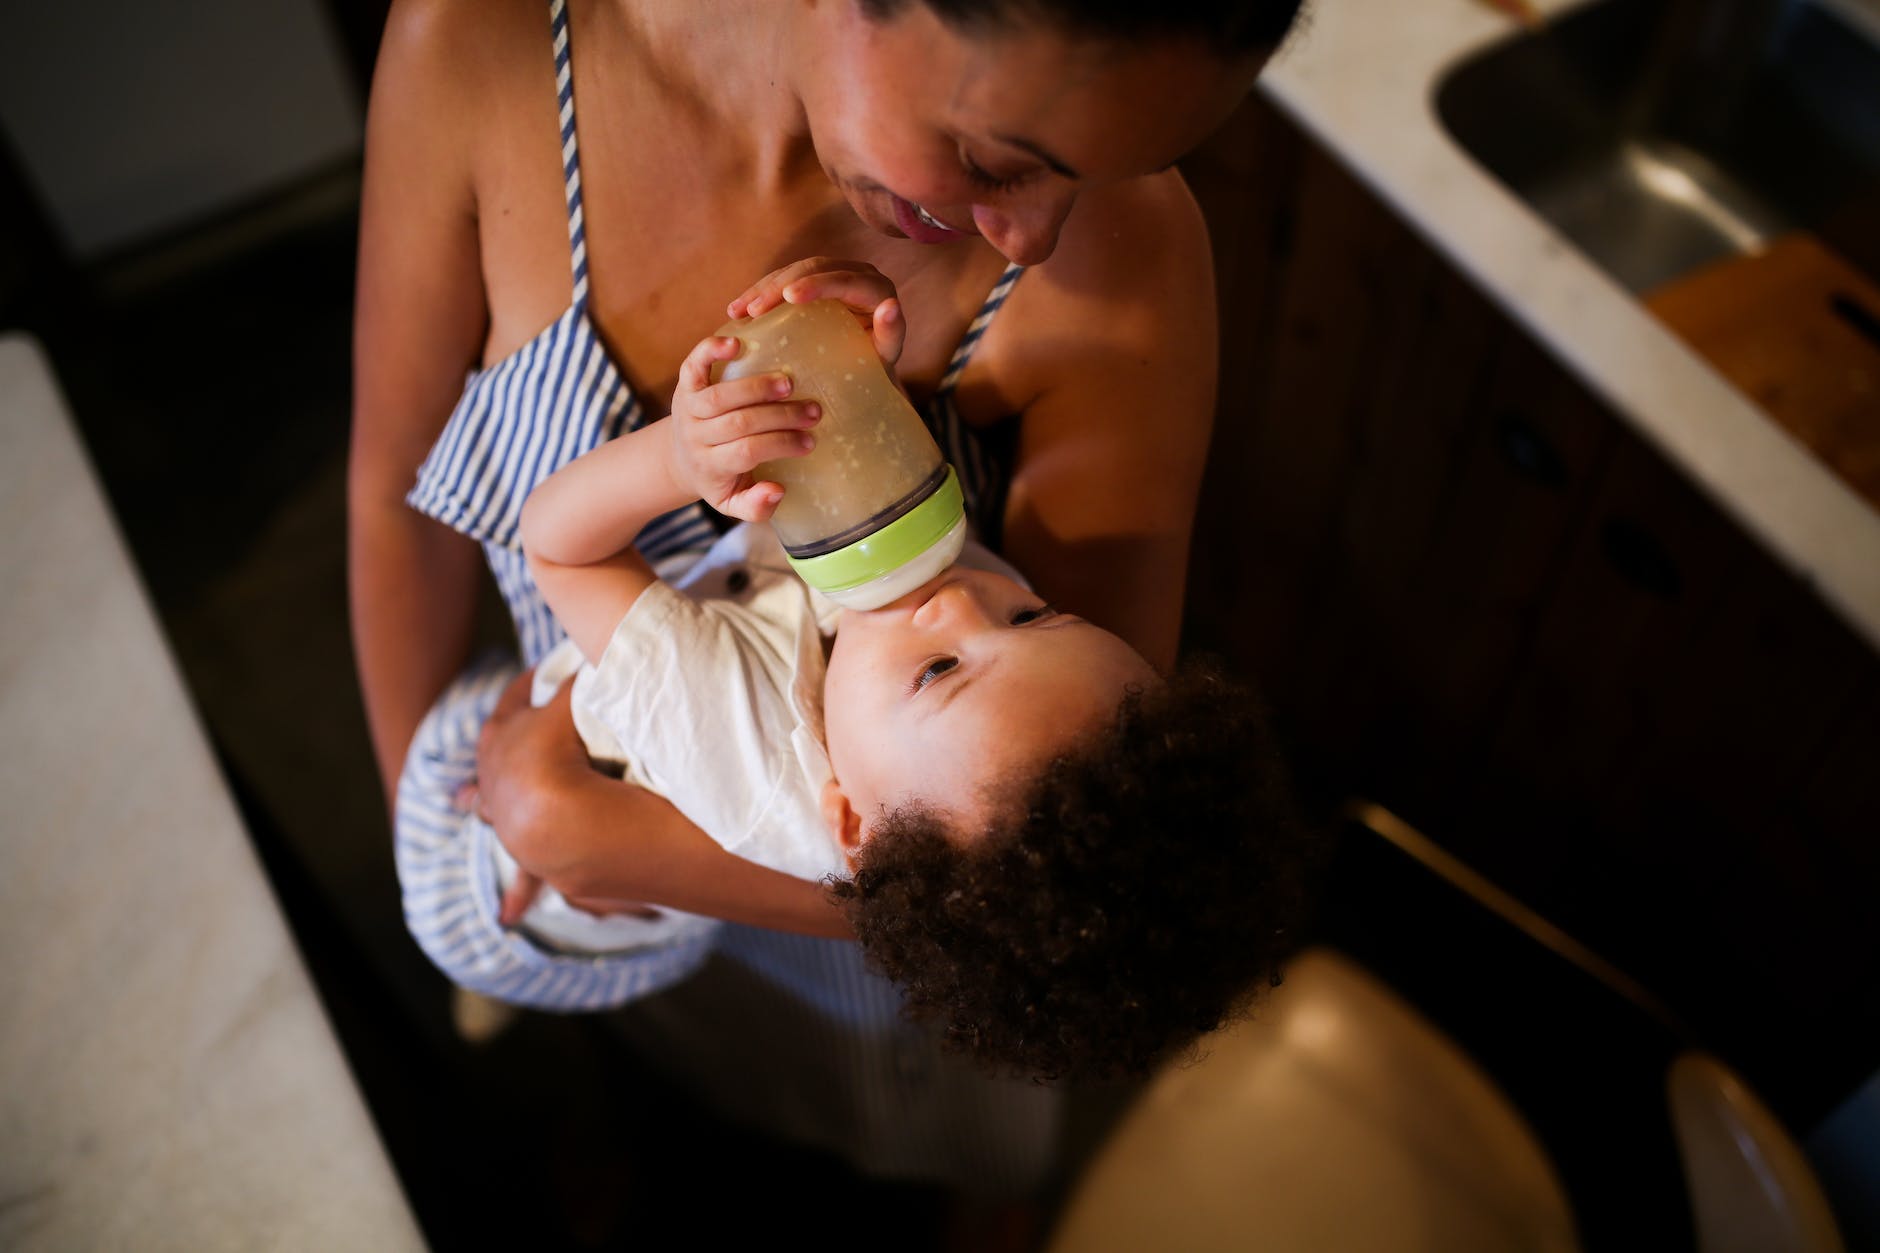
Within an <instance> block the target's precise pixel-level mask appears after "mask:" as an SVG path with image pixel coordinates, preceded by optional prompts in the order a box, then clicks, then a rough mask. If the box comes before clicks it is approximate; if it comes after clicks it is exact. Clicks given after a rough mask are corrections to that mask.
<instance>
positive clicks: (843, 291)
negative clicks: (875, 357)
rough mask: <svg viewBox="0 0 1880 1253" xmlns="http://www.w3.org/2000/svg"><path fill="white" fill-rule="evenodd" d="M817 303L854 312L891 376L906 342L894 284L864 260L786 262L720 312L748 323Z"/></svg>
mask: <svg viewBox="0 0 1880 1253" xmlns="http://www.w3.org/2000/svg"><path fill="white" fill-rule="evenodd" d="M822 299H829V300H840V301H841V302H842V303H843V304H845V305H847V306H848V307H849V308H851V309H853V310H854V311H855V316H856V317H858V318H860V319H861V321H862V325H863V326H865V327H867V328H868V334H869V337H870V338H871V339H873V340H874V341H875V351H876V352H877V353H880V354H881V360H882V363H883V364H884V365H886V366H887V367H888V374H889V376H890V377H892V376H893V375H894V364H895V362H897V361H899V360H900V359H901V348H902V346H903V345H904V344H905V343H906V342H907V319H906V318H904V317H902V316H901V298H900V296H898V295H897V294H896V293H895V290H894V280H893V279H891V278H889V277H888V276H887V275H886V274H883V273H882V272H881V271H880V270H877V269H876V268H875V267H874V266H872V265H870V264H868V262H866V261H838V260H835V259H834V258H831V257H809V258H807V259H805V260H802V261H795V262H792V263H791V264H789V265H786V266H784V267H783V268H782V269H780V270H772V271H771V272H770V273H769V274H766V275H765V276H764V277H762V278H760V279H758V280H757V281H756V282H755V283H752V284H751V285H750V286H749V287H748V288H746V289H745V290H744V294H743V295H741V296H739V297H738V298H737V299H736V300H734V301H732V302H731V304H730V305H729V306H728V307H727V308H726V312H727V313H729V314H730V315H731V316H732V317H734V318H754V317H756V316H757V315H758V314H760V313H765V312H768V311H769V310H771V309H774V308H776V307H777V306H778V305H780V304H782V303H784V302H785V301H788V302H789V303H791V304H793V305H800V304H808V303H809V302H810V301H812V300H822Z"/></svg>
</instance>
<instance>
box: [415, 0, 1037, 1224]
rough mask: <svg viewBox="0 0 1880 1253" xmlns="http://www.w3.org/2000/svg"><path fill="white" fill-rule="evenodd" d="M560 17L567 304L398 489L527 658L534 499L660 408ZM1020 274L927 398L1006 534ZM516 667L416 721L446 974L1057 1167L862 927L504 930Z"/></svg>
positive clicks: (849, 1152)
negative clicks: (597, 238)
mask: <svg viewBox="0 0 1880 1253" xmlns="http://www.w3.org/2000/svg"><path fill="white" fill-rule="evenodd" d="M550 17H551V31H552V37H553V41H554V50H555V72H556V86H557V90H558V92H559V97H560V106H561V136H562V155H563V164H564V172H565V178H566V190H567V205H568V239H569V245H570V253H571V257H572V267H573V301H572V303H571V304H570V306H569V307H568V309H567V311H566V312H565V313H563V314H562V315H561V317H560V318H558V319H557V320H556V321H555V323H554V324H553V325H551V326H549V327H548V328H547V329H545V330H544V331H542V333H541V334H539V335H537V336H536V337H535V338H534V339H532V340H530V341H529V342H528V343H527V344H525V345H523V346H522V347H521V348H520V349H518V350H517V351H516V352H515V353H513V354H511V355H510V356H509V357H507V358H505V359H504V360H502V361H500V362H497V363H495V364H494V365H491V366H488V367H486V368H484V369H481V370H478V371H475V372H473V373H472V374H471V375H470V376H469V378H468V379H467V381H466V383H465V387H464V392H463V395H462V397H461V399H460V400H459V401H458V403H457V406H456V408H455V410H454V411H453V412H452V414H451V416H450V419H449V421H448V422H447V423H446V425H445V428H444V431H443V433H442V434H441V435H440V437H439V439H438V441H437V443H436V445H435V446H434V447H433V448H432V450H431V452H430V455H429V456H428V457H427V458H426V459H425V461H424V463H423V465H422V466H421V467H420V469H419V472H418V479H417V484H416V486H415V487H414V488H413V489H412V491H411V493H410V495H409V497H408V501H409V503H410V504H411V505H412V507H414V508H416V509H417V510H419V511H420V512H422V513H424V514H426V515H428V516H430V517H432V518H435V519H437V520H439V521H441V522H443V523H445V524H446V525H449V526H451V527H452V528H454V529H456V530H457V531H459V532H461V533H463V534H465V535H468V536H471V537H472V538H474V539H476V540H477V541H478V542H480V543H481V545H482V546H483V550H484V552H485V554H486V556H487V557H488V560H489V565H490V569H491V571H492V572H493V573H494V575H495V577H496V580H497V584H498V586H499V587H500V589H501V591H502V595H503V597H504V599H505V601H506V603H507V605H508V607H509V611H510V614H511V615H512V617H513V618H514V621H515V625H516V631H517V635H518V639H519V642H520V646H521V664H522V665H534V664H535V663H536V662H537V661H539V660H540V659H541V658H542V657H543V655H545V654H546V653H547V652H548V651H549V650H550V649H551V648H552V647H553V646H554V645H555V644H556V643H557V642H558V641H559V640H560V639H561V638H562V634H563V633H562V630H561V628H560V626H559V624H557V623H556V621H555V619H554V617H553V615H552V614H551V613H550V612H549V610H548V607H547V606H546V604H544V602H543V600H542V597H541V595H540V593H539V592H538V591H537V590H536V588H535V585H534V582H533V581H532V580H531V579H530V577H529V573H528V569H527V566H526V564H525V563H524V560H523V556H522V552H521V548H520V544H519V540H518V537H517V531H518V525H519V522H520V518H521V511H522V503H523V501H524V500H525V499H526V498H527V496H528V494H529V492H530V490H531V489H532V488H533V487H534V486H535V485H536V484H537V483H539V482H540V481H541V480H542V479H544V478H546V477H547V476H548V475H549V474H551V473H553V472H554V471H555V470H556V469H557V468H559V467H560V466H562V465H565V464H566V463H567V462H569V461H571V460H573V459H574V458H576V457H578V456H580V455H581V454H582V453H585V452H587V451H588V450H590V449H592V448H595V447H597V446H598V445H599V444H601V443H602V442H604V441H606V440H609V439H612V438H614V437H615V436H617V435H619V434H620V433H622V432H623V431H628V430H633V429H636V428H638V427H640V426H642V425H644V424H645V423H647V422H648V421H651V420H652V419H653V415H652V414H649V413H648V412H647V410H646V408H645V407H644V406H643V405H642V404H641V403H640V400H639V398H638V397H636V396H635V395H634V394H633V390H632V388H631V387H630V386H629V384H628V382H627V380H626V377H625V376H624V375H623V374H622V372H621V371H620V370H619V369H618V368H617V366H616V365H615V363H614V361H613V360H612V359H611V358H610V356H609V354H608V352H607V349H606V347H605V346H604V344H603V343H602V341H601V338H600V336H599V334H598V333H597V331H596V329H595V326H594V323H593V321H592V320H591V318H590V316H589V309H588V275H587V246H586V238H585V228H584V225H583V218H582V210H581V168H580V158H579V152H578V145H577V141H576V132H575V121H574V94H573V85H572V73H571V69H570V55H571V54H570V49H569V33H568V20H567V13H566V9H565V0H551V5H550ZM1020 273H1021V269H1020V267H1017V266H1011V267H1008V268H1007V270H1006V271H1005V273H1004V274H1003V275H1002V276H1001V277H1000V279H999V281H998V283H997V284H996V286H995V287H994V288H993V290H992V291H991V292H990V293H989V294H988V296H987V298H986V300H985V302H984V305H983V306H982V308H981V309H980V311H979V313H978V315H977V316H976V317H975V318H974V319H973V321H972V323H971V325H970V327H969V328H968V330H967V332H966V334H965V336H964V337H963V338H962V340H961V342H960V344H959V346H958V348H957V349H956V350H955V352H954V354H953V357H952V359H951V361H950V363H949V365H948V368H947V370H946V372H945V373H944V375H943V377H942V379H941V383H940V385H939V387H938V388H937V389H936V391H935V394H934V396H933V397H932V399H931V400H930V401H929V402H928V403H927V405H926V406H925V407H924V411H923V416H924V417H925V419H926V421H927V423H928V426H929V429H930V430H931V431H932V432H933V434H934V437H935V439H936V440H937V441H938V442H939V444H940V446H941V449H942V451H943V453H944V454H945V456H946V457H947V458H948V460H950V461H951V462H952V463H953V465H954V467H955V469H956V470H957V472H958V473H959V475H960V479H961V486H962V488H963V490H964V492H965V496H966V501H967V509H968V513H969V516H970V517H971V518H972V520H973V522H974V524H975V526H976V528H977V529H978V531H979V533H980V534H981V536H983V537H984V538H985V539H986V541H987V542H988V543H990V544H992V545H994V546H995V547H996V545H997V540H998V535H999V519H1000V516H1001V514H1002V512H1003V508H1004V501H1005V493H1006V472H1005V463H1006V457H1005V456H1003V455H1002V452H1004V451H1009V449H1008V450H1002V449H1000V448H999V447H998V445H997V436H994V437H992V438H991V439H988V438H986V437H984V436H983V435H982V433H981V432H978V431H976V430H975V429H974V428H971V427H969V426H968V425H967V424H966V423H964V422H962V421H961V420H960V417H959V414H958V412H957V410H956V409H955V406H954V402H953V391H954V388H955V386H956V385H957V383H958V381H959V379H960V376H961V374H962V373H963V372H964V371H965V369H966V366H967V363H968V362H969V361H970V360H971V357H972V354H973V350H974V348H975V347H976V346H977V345H978V343H979V342H980V339H981V337H982V336H983V334H984V333H985V330H986V328H987V326H988V325H989V324H990V323H991V321H992V318H993V316H994V315H995V314H996V313H997V312H998V309H999V307H1000V305H1001V304H1003V303H1004V301H1005V298H1006V296H1007V295H1008V294H1009V293H1010V291H1011V290H1012V286H1013V284H1014V283H1016V282H1017V280H1018V278H1019V275H1020ZM719 526H720V523H719V519H718V518H717V515H715V514H713V513H712V512H711V511H709V510H708V509H706V508H705V506H704V505H703V504H699V503H695V504H692V505H689V506H687V507H685V508H683V509H679V510H675V511H673V512H672V513H669V514H666V515H665V516H663V517H661V518H658V519H656V520H655V521H654V522H652V523H651V524H650V525H649V526H648V527H647V528H646V529H645V530H644V531H643V532H642V533H641V534H640V536H639V537H638V539H637V540H636V545H637V546H638V547H639V549H640V550H641V552H642V553H643V554H644V555H645V556H646V557H647V558H648V560H649V561H651V562H652V563H653V564H654V565H655V566H656V567H658V568H660V569H661V571H662V573H664V574H668V575H669V574H670V573H671V572H672V571H673V570H675V569H678V568H681V567H682V566H683V564H684V563H685V562H687V561H689V560H691V559H693V558H695V557H696V556H697V555H699V554H700V553H702V552H703V551H704V549H705V548H707V547H708V546H709V545H710V544H711V542H712V541H713V540H714V539H715V538H716V535H717V533H718V530H719ZM517 669H518V665H517V662H516V661H514V660H513V659H504V660H500V661H485V662H483V663H479V664H478V665H476V666H473V667H472V668H471V669H470V670H469V671H467V672H466V673H465V674H464V675H462V676H460V677H459V679H458V680H457V681H456V682H455V683H454V684H453V685H452V686H451V687H450V688H449V689H447V690H446V692H445V693H444V695H443V696H442V697H440V699H439V701H438V703H437V705H436V706H435V707H434V708H433V710H432V711H431V713H430V715H429V717H427V718H426V720H425V722H424V724H423V725H422V726H421V727H420V729H419V732H418V735H417V736H416V738H415V739H414V741H413V744H412V747H411V751H410V754H409V756H408V758H407V760H406V764H405V768H404V773H403V776H402V777H401V779H400V784H399V798H398V808H397V820H396V841H395V853H396V860H397V865H398V872H399V879H400V884H401V889H402V891H403V896H404V909H405V917H406V922H407V924H408V926H409V928H410V930H411V931H412V934H413V935H414V937H415V938H416V939H417V940H418V942H419V944H420V946H421V947H422V948H423V949H424V950H425V952H426V953H427V955H429V956H430V957H431V959H432V960H433V961H434V962H435V963H436V964H437V965H438V966H439V967H440V968H441V969H442V970H443V971H444V972H445V973H446V974H448V975H449V976H450V977H451V978H452V979H453V980H455V981H456V982H458V983H460V984H462V985H464V986H467V987H470V988H472V989H474V990H476V991H480V992H484V993H485V994H487V995H492V996H496V997H498V998H500V999H504V1000H509V1001H512V1002H515V1003H519V1004H524V1005H529V1006H534V1007H537V1008H542V1009H550V1010H560V1011H584V1010H595V1009H603V1008H611V1007H616V1006H622V1005H629V1004H630V1005H631V1008H630V1009H629V1010H627V1011H626V1012H624V1013H622V1014H620V1015H618V1016H616V1025H617V1027H618V1029H619V1031H620V1033H621V1034H622V1035H623V1036H624V1037H626V1038H627V1039H628V1040H629V1041H630V1042H631V1043H632V1044H633V1045H634V1046H635V1047H636V1048H637V1049H638V1051H640V1052H641V1053H643V1054H644V1055H646V1056H647V1057H648V1058H649V1059H650V1060H652V1061H653V1062H655V1063H656V1064H658V1065H661V1066H663V1067H664V1068H665V1069H666V1070H667V1071H668V1072H669V1073H670V1074H672V1075H673V1076H674V1077H675V1078H677V1079H679V1080H681V1081H683V1082H686V1083H687V1084H688V1085H689V1086H690V1087H692V1089H693V1090H694V1091H695V1093H696V1094H697V1095H698V1096H699V1097H700V1098H701V1099H703V1100H704V1101H706V1102H707V1103H709V1104H712V1105H714V1106H716V1107H717V1108H718V1109H719V1110H721V1111H722V1112H724V1113H725V1114H727V1115H728V1116H730V1117H733V1118H736V1119H738V1120H740V1121H743V1122H746V1123H750V1124H754V1125H756V1126H758V1127H760V1128H762V1129H764V1130H766V1131H769V1132H770V1133H772V1134H777V1135H782V1136H786V1137H789V1138H792V1139H796V1140H799V1141H804V1142H808V1143H812V1144H815V1145H818V1146H820V1147H823V1148H826V1149H829V1150H830V1151H833V1152H836V1153H838V1154H841V1155H842V1156H844V1157H846V1158H848V1159H849V1160H850V1161H851V1162H853V1163H854V1164H856V1165H858V1166H860V1167H862V1168H864V1169H869V1170H871V1171H874V1172H876V1173H880V1174H885V1175H891V1176H899V1177H917V1178H927V1179H937V1180H942V1181H951V1182H954V1183H956V1184H960V1185H963V1186H975V1187H979V1188H982V1189H987V1188H989V1189H995V1190H1011V1189H1022V1188H1028V1187H1032V1186H1035V1185H1036V1184H1037V1183H1038V1182H1039V1181H1040V1180H1041V1179H1042V1178H1043V1176H1044V1174H1045V1172H1046V1171H1048V1169H1049V1167H1050V1164H1051V1162H1052V1159H1053V1149H1054V1140H1055V1128H1056V1122H1057V1116H1058V1108H1059V1105H1058V1099H1057V1096H1056V1094H1055V1093H1054V1092H1053V1091H1052V1090H1050V1089H1046V1088H1040V1087H1033V1086H1029V1085H1025V1084H1020V1083H1014V1082H1006V1081H994V1080H989V1079H986V1078H984V1077H983V1076H981V1075H980V1074H978V1073H977V1072H976V1071H974V1070H972V1069H971V1068H970V1066H968V1065H967V1064H966V1063H964V1062H962V1061H960V1060H959V1059H957V1058H954V1057H952V1056H950V1055H947V1054H944V1053H943V1052H942V1051H941V1050H940V1048H939V1044H938V1040H937V1038H936V1036H935V1035H934V1033H932V1032H931V1031H928V1030H925V1029H923V1028H917V1027H914V1026H911V1025H910V1024H908V1023H906V1022H904V1021H903V1020H902V1019H901V1017H900V1014H899V1010H900V996H899V994H898V992H897V991H896V989H895V988H894V987H893V986H892V985H891V984H889V983H888V982H887V981H886V980H884V979H882V978H881V977H880V976H878V975H876V974H874V973H872V972H871V971H869V970H867V969H866V968H865V967H864V965H863V962H862V958H861V954H860V950H859V948H858V947H857V946H856V945H854V944H852V943H846V942H839V941H831V940H819V939H812V938H808V937H803V936H793V935H785V934H781V933H778V932H771V931H764V930H759V929H756V928H750V927H742V926H736V925H727V926H724V927H722V928H719V929H718V930H717V931H716V932H714V933H713V934H712V935H710V936H707V937H704V938H702V939H700V940H696V941H693V942H691V943H689V944H679V945H673V946H668V947H666V948H662V949H659V950H655V951H650V952H648V951H635V952H633V953H630V954H615V955H610V956H592V955H585V954H581V955H577V954H560V953H554V952H550V951H546V950H544V949H542V948H540V947H538V946H536V945H534V944H532V943H530V942H529V941H528V940H525V939H523V938H522V937H521V936H519V935H515V934H512V933H509V932H505V931H504V930H502V929H501V928H500V927H499V926H497V925H496V906H497V901H498V899H499V896H500V889H499V887H498V885H497V883H496V876H495V859H494V853H493V848H494V834H493V833H492V832H491V831H490V830H489V828H488V827H487V826H486V825H484V824H482V823H481V822H479V821H477V820H476V819H475V818H474V817H471V816H469V815H465V814H461V813H458V812H457V811H456V810H455V808H454V807H453V805H452V803H451V801H452V797H453V796H454V794H455V792H456V791H457V789H458V787H459V786H460V785H461V784H462V783H464V782H466V781H468V780H469V779H470V778H471V777H472V776H473V774H474V769H475V750H476V740H477V733H478V730H479V729H480V727H481V726H482V724H483V722H484V720H485V719H486V718H487V717H488V715H489V712H490V710H491V708H493V706H494V704H495V701H496V698H497V696H498V694H500V692H501V690H502V688H503V686H504V684H505V683H506V682H507V680H508V679H509V678H510V677H512V676H513V675H514V674H515V673H516V671H517ZM655 994H657V995H655Z"/></svg>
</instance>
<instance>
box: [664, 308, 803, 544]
mask: <svg viewBox="0 0 1880 1253" xmlns="http://www.w3.org/2000/svg"><path fill="white" fill-rule="evenodd" d="M742 347H743V345H741V344H740V343H739V342H738V341H737V340H735V339H731V338H718V337H716V336H714V337H712V338H710V339H704V340H700V341H699V345H698V347H696V348H694V349H693V350H692V351H691V352H690V353H689V354H687V356H686V359H685V361H684V362H683V363H682V364H681V365H680V366H679V386H678V388H677V390H675V391H674V392H673V395H672V418H671V420H670V426H671V438H670V439H668V440H667V441H666V455H667V460H668V465H669V472H670V474H671V476H672V479H673V481H674V482H675V483H678V484H680V485H682V486H684V487H685V488H687V489H688V490H689V491H691V492H692V493H693V494H695V495H696V496H697V497H698V498H699V499H700V500H702V501H704V502H705V503H706V504H708V505H710V506H711V507H712V508H714V509H716V510H717V511H718V512H720V513H722V514H726V515H728V516H730V517H733V518H741V519H743V520H744V521H746V522H763V521H766V520H767V519H769V517H770V515H771V514H772V513H774V512H776V509H777V502H778V501H780V500H782V499H783V487H782V486H781V485H780V484H778V483H775V482H772V481H771V480H768V479H759V478H757V477H756V475H755V474H753V473H752V472H753V471H754V470H756V469H757V467H758V466H760V465H762V464H763V463H764V462H766V461H776V460H780V459H782V458H785V457H801V456H802V455H803V454H804V453H806V452H808V451H809V450H810V449H811V448H813V447H815V445H816V437H815V436H813V435H811V434H809V430H808V428H810V427H812V426H814V425H816V423H817V422H818V421H819V420H820V419H821V418H822V406H821V405H819V404H817V403H816V402H815V401H813V400H808V401H797V400H790V399H788V397H789V395H790V390H791V387H792V384H791V381H790V376H789V375H787V374H784V373H781V372H772V373H769V374H752V375H747V376H746V377H744V378H741V379H732V380H727V381H725V382H722V383H714V382H712V378H711V371H712V363H713V362H715V361H729V360H731V359H732V358H734V357H736V356H737V355H738V353H739V352H740V351H741V349H742Z"/></svg>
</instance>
